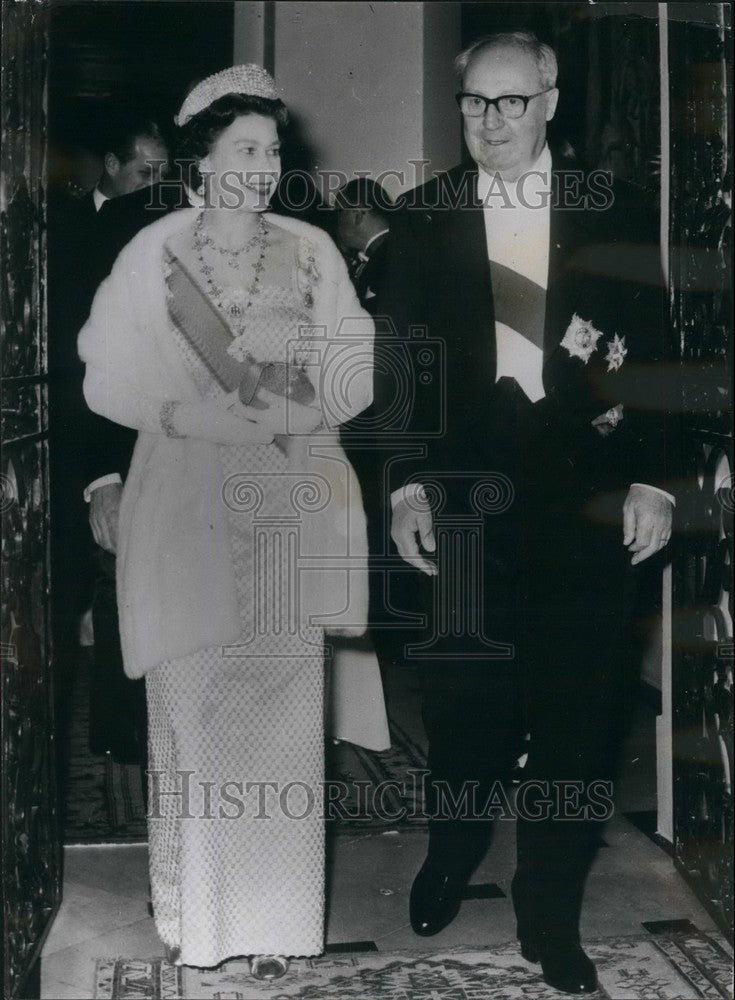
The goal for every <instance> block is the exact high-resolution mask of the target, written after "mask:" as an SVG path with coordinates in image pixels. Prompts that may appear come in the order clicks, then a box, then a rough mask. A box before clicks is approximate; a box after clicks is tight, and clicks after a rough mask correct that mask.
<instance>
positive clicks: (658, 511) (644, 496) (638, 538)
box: [623, 486, 673, 566]
mask: <svg viewBox="0 0 735 1000" xmlns="http://www.w3.org/2000/svg"><path fill="white" fill-rule="evenodd" d="M672 511H673V504H672V503H671V501H670V500H669V499H668V498H667V497H665V496H664V495H663V494H662V493H659V492H658V491H657V490H651V489H647V488H646V487H645V486H631V487H630V489H629V490H628V496H627V497H626V498H625V503H624V504H623V545H625V546H626V547H627V549H628V551H629V552H633V553H634V555H633V558H632V559H631V561H630V563H631V566H635V565H636V564H637V563H640V562H643V560H644V559H648V557H649V556H652V555H654V554H655V553H656V552H659V551H660V550H661V549H662V548H663V547H664V545H666V544H667V542H668V541H669V539H670V538H671V522H672Z"/></svg>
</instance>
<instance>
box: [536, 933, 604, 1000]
mask: <svg viewBox="0 0 735 1000" xmlns="http://www.w3.org/2000/svg"><path fill="white" fill-rule="evenodd" d="M521 955H523V957H524V958H525V960H526V961H527V962H540V963H541V968H542V970H543V973H544V982H546V983H548V985H549V986H553V987H554V989H555V990H559V991H560V992H561V993H574V994H580V993H594V992H595V990H596V989H597V972H596V971H595V967H594V965H593V964H592V962H591V961H590V959H589V958H587V956H586V955H585V953H584V951H583V950H582V947H581V945H578V944H566V945H557V946H556V947H547V948H544V949H541V950H540V949H538V948H536V946H535V945H533V944H531V943H530V942H528V941H521Z"/></svg>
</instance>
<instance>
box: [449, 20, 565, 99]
mask: <svg viewBox="0 0 735 1000" xmlns="http://www.w3.org/2000/svg"><path fill="white" fill-rule="evenodd" d="M496 48H498V49H499V48H516V49H520V50H521V51H522V52H526V53H528V55H530V56H533V58H534V59H535V60H536V65H537V66H538V71H539V76H540V77H541V86H542V87H554V86H556V74H557V63H556V53H555V52H554V50H553V49H552V48H551V46H550V45H545V44H544V43H543V42H540V41H539V40H538V38H536V36H535V35H534V34H532V33H531V32H530V31H500V32H498V33H497V34H495V35H485V36H484V37H483V38H478V39H477V41H476V42H473V43H472V45H470V46H468V48H466V49H465V50H464V51H463V52H460V54H459V55H458V56H457V58H456V59H455V60H454V69H455V71H456V73H457V76H458V77H459V79H460V81H461V80H462V78H463V77H464V74H465V70H466V69H467V64H468V63H469V61H470V59H472V57H473V56H475V55H477V53H478V52H480V51H481V50H484V49H496Z"/></svg>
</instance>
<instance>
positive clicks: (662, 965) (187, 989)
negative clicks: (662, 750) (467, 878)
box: [95, 930, 733, 1000]
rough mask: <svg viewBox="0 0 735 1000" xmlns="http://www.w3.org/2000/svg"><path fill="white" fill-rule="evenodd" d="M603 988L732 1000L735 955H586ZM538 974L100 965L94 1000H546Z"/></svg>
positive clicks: (431, 962) (299, 965) (661, 938)
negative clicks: (274, 975) (281, 973)
mask: <svg viewBox="0 0 735 1000" xmlns="http://www.w3.org/2000/svg"><path fill="white" fill-rule="evenodd" d="M588 951H589V954H590V956H591V958H592V959H593V960H594V962H595V964H596V966H597V970H598V974H599V979H600V990H599V991H598V992H597V993H596V994H594V995H593V996H595V997H608V998H612V1000H628V998H630V1000H653V998H660V1000H688V998H690V997H707V998H713V1000H714V998H717V1000H722V998H731V997H732V996H733V991H732V954H731V952H730V951H729V949H728V945H727V943H726V942H725V939H724V938H718V937H716V936H714V935H706V934H702V933H700V932H698V931H696V930H693V931H689V932H686V933H680V934H665V935H664V934H659V935H652V934H645V935H641V936H636V937H626V938H616V939H613V940H606V941H600V942H597V943H594V944H590V945H588ZM559 996H561V994H559V993H558V992H557V991H556V990H553V989H551V988H550V987H548V986H546V984H545V983H544V982H543V981H542V980H541V978H540V976H539V967H538V966H536V965H531V964H529V963H528V962H526V961H524V960H523V959H522V958H521V957H520V954H519V952H518V949H517V947H516V946H515V945H507V946H505V947H502V948H498V949H494V950H492V951H457V950H452V951H444V952H439V953H437V954H430V955H429V954H417V953H411V952H406V953H402V954H390V953H387V952H386V953H381V952H371V953H367V954H346V953H345V954H330V955H327V956H325V957H323V958H318V959H312V960H301V961H298V962H294V963H293V964H292V966H291V969H290V970H289V973H288V974H287V975H286V976H285V977H284V978H283V979H281V980H278V981H277V982H275V983H273V984H270V985H266V984H264V983H258V982H257V981H256V980H254V979H253V978H252V977H251V976H250V974H249V971H248V966H247V963H246V962H245V961H243V960H240V961H232V962H227V963H225V964H224V965H222V966H220V967H219V968H218V969H216V970H212V971H206V970H201V969H191V968H177V967H175V966H170V965H168V964H167V963H166V962H165V961H163V960H162V959H154V960H148V961H146V960H131V959H124V958H117V959H115V958H111V959H100V960H99V961H98V963H97V981H96V991H95V998H97V1000H173V998H182V1000H195V998H196V1000H215V998H217V1000H263V998H268V1000H296V998H298V1000H546V998H548V1000H552V998H557V997H559Z"/></svg>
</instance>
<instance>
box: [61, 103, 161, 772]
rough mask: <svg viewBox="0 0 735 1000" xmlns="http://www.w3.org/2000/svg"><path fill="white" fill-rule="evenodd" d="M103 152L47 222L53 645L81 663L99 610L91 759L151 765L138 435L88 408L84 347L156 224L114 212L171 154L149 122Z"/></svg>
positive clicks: (131, 125) (111, 136)
mask: <svg viewBox="0 0 735 1000" xmlns="http://www.w3.org/2000/svg"><path fill="white" fill-rule="evenodd" d="M96 145H97V149H98V151H99V153H100V155H101V159H102V172H101V174H100V177H99V180H98V181H97V184H96V185H95V187H94V188H93V189H92V190H91V191H89V192H88V193H86V194H85V195H83V196H82V197H81V198H72V197H68V198H66V199H64V200H62V201H59V202H57V203H54V204H53V205H52V206H50V213H49V215H50V218H49V332H50V335H49V369H50V372H51V383H50V408H51V412H52V419H51V428H52V450H51V463H52V469H51V472H52V479H51V481H52V497H53V502H52V550H53V566H54V595H55V598H56V607H55V615H54V617H55V637H56V640H57V646H58V647H59V648H60V649H63V650H64V651H65V652H67V654H68V655H69V656H71V658H72V660H73V659H74V658H75V656H76V649H77V641H78V634H79V623H80V620H81V619H82V616H83V615H84V614H85V612H86V611H87V610H88V609H89V607H90V604H92V608H93V621H94V632H95V636H94V643H95V650H94V653H95V669H94V674H93V678H92V703H91V709H90V749H91V750H92V752H93V753H104V752H107V751H109V752H111V753H112V754H113V755H114V756H115V757H116V758H117V759H118V760H119V761H121V762H125V763H136V762H139V763H141V764H144V763H145V759H146V755H145V742H146V741H145V731H144V724H145V699H144V691H143V686H142V685H135V684H134V683H133V682H131V681H129V680H128V679H127V678H126V677H125V676H124V674H123V672H122V660H121V654H120V642H119V636H118V633H117V608H116V604H115V590H114V588H115V579H114V571H115V559H114V552H115V536H116V524H117V511H118V508H119V503H120V496H121V493H122V480H123V478H124V476H125V474H126V472H127V468H128V465H129V463H130V458H131V456H132V451H133V447H134V444H135V437H136V434H135V431H132V430H130V429H128V428H125V427H121V426H120V425H118V424H113V423H112V422H111V421H108V420H105V419H104V418H103V417H99V416H98V415H96V414H93V413H92V412H91V411H90V410H89V409H88V408H87V406H86V405H85V403H84V397H83V393H82V381H83V375H84V368H83V365H82V364H81V362H80V360H79V358H78V355H77V348H76V340H77V335H78V333H79V330H80V329H81V327H82V326H83V325H84V323H85V321H86V319H87V317H88V315H89V311H90V308H91V304H92V300H93V298H94V295H95V292H96V291H97V288H98V286H99V284H100V282H101V281H102V280H103V279H104V278H105V277H106V276H107V275H108V274H109V272H110V270H111V269H112V265H113V263H114V261H115V258H116V256H117V254H118V253H119V251H120V250H121V249H122V247H123V246H124V245H125V243H126V242H128V240H129V239H130V238H132V236H133V235H135V231H137V229H139V228H141V227H142V225H144V224H145V222H146V221H148V220H147V219H146V218H145V217H144V218H142V219H140V220H139V221H138V220H136V224H135V227H134V230H133V231H131V230H130V221H129V213H127V212H124V211H123V212H118V211H116V209H117V205H118V204H119V203H121V202H125V201H126V200H127V198H128V197H130V196H131V195H132V194H133V193H134V192H138V191H141V192H143V189H146V191H145V192H144V193H145V194H147V193H148V190H150V188H151V186H152V185H154V184H156V183H157V182H159V181H160V180H161V178H162V176H163V173H164V171H165V169H166V167H167V164H168V149H167V146H166V143H165V140H164V138H163V135H162V133H161V130H160V128H159V126H158V125H157V124H156V123H155V122H154V121H151V120H150V119H149V118H148V117H146V116H145V115H144V114H139V115H138V114H129V115H125V116H123V117H111V118H110V119H109V120H108V121H107V122H105V124H104V126H103V127H102V129H101V135H100V138H99V140H98V142H96ZM85 500H86V501H87V502H88V504H89V508H87V507H86V506H85ZM90 526H91V531H92V538H93V540H94V543H95V544H94V546H93V545H92V544H91V542H90V534H89V532H90Z"/></svg>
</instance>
